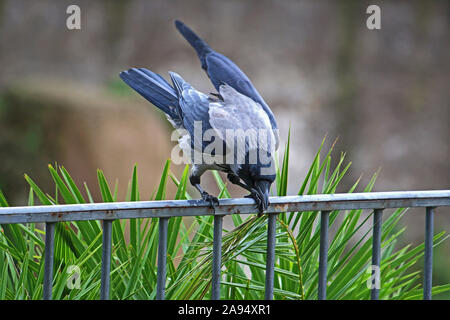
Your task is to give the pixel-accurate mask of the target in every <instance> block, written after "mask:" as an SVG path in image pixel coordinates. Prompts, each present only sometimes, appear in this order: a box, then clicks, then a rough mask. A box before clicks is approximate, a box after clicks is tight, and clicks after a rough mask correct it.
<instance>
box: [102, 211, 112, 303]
mask: <svg viewBox="0 0 450 320" xmlns="http://www.w3.org/2000/svg"><path fill="white" fill-rule="evenodd" d="M112 223H113V220H103V245H102V275H101V283H100V299H101V300H109V287H110V273H111V235H112Z"/></svg>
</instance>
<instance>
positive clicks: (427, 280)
mask: <svg viewBox="0 0 450 320" xmlns="http://www.w3.org/2000/svg"><path fill="white" fill-rule="evenodd" d="M433 229H434V208H433V207H427V213H426V222H425V271H424V273H425V274H424V277H423V299H424V300H431V287H432V280H433V233H434V230H433Z"/></svg>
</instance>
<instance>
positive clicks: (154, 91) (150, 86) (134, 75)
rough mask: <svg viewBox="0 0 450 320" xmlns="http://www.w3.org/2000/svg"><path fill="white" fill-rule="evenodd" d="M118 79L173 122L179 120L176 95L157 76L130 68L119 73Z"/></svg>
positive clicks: (166, 83) (140, 69)
mask: <svg viewBox="0 0 450 320" xmlns="http://www.w3.org/2000/svg"><path fill="white" fill-rule="evenodd" d="M120 78H122V80H123V81H125V83H126V84H128V85H129V86H130V87H132V88H133V89H134V90H136V91H137V92H138V93H139V94H140V95H141V96H143V97H144V98H145V99H147V100H148V101H150V102H151V103H153V104H154V105H155V106H156V107H158V108H159V109H161V110H162V111H163V112H164V113H166V114H167V115H168V116H169V117H170V118H172V119H173V120H174V121H177V120H179V119H180V116H179V114H178V111H177V110H178V97H177V93H176V91H175V89H174V88H173V87H172V86H171V85H170V84H169V83H168V82H167V81H166V80H165V79H164V78H163V77H161V76H160V75H159V74H156V73H154V72H152V71H150V70H147V69H144V68H139V69H136V68H132V69H129V70H127V71H123V72H121V73H120Z"/></svg>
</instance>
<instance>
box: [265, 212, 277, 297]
mask: <svg viewBox="0 0 450 320" xmlns="http://www.w3.org/2000/svg"><path fill="white" fill-rule="evenodd" d="M267 219H268V225H267V258H266V290H265V296H264V298H265V299H266V300H273V281H274V269H275V242H276V238H275V236H276V227H277V214H276V213H271V214H269V216H268V218H267Z"/></svg>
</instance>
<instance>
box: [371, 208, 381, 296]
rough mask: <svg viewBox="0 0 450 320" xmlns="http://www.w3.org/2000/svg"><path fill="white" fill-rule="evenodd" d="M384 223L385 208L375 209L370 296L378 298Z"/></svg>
mask: <svg viewBox="0 0 450 320" xmlns="http://www.w3.org/2000/svg"><path fill="white" fill-rule="evenodd" d="M382 224H383V209H375V210H374V214H373V236H372V281H373V282H372V289H371V292H370V297H371V299H372V300H378V299H379V295H380V283H381V278H380V277H381V272H380V262H381V226H382Z"/></svg>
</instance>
